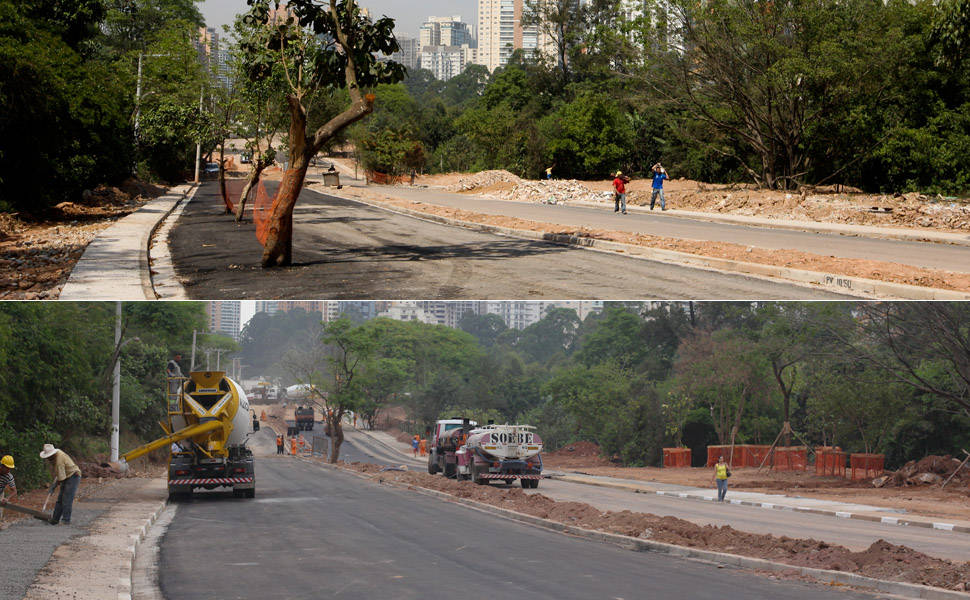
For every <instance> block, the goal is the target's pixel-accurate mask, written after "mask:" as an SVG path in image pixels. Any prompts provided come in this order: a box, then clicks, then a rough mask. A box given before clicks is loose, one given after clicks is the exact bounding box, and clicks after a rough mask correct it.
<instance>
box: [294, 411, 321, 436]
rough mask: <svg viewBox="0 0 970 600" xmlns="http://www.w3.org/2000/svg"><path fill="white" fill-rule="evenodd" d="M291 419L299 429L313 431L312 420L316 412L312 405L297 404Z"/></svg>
mask: <svg viewBox="0 0 970 600" xmlns="http://www.w3.org/2000/svg"><path fill="white" fill-rule="evenodd" d="M293 419H294V420H295V421H296V427H297V429H299V430H301V431H313V421H314V419H316V414H314V412H313V407H312V406H298V407H296V409H295V410H294V411H293Z"/></svg>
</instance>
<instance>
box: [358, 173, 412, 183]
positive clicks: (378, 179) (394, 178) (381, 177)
mask: <svg viewBox="0 0 970 600" xmlns="http://www.w3.org/2000/svg"><path fill="white" fill-rule="evenodd" d="M409 180H410V177H408V176H407V175H388V174H387V173H378V172H377V171H367V181H369V182H371V183H376V184H377V185H394V184H400V183H405V182H407V181H409Z"/></svg>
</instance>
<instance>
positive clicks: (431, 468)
mask: <svg viewBox="0 0 970 600" xmlns="http://www.w3.org/2000/svg"><path fill="white" fill-rule="evenodd" d="M437 472H438V463H433V462H431V460H430V459H429V460H428V474H429V475H434V474H435V473H437Z"/></svg>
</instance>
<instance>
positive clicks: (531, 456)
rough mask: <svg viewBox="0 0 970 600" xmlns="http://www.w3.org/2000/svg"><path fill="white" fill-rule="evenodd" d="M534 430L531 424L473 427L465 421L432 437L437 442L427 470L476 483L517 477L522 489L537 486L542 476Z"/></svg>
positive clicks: (507, 480)
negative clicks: (434, 455) (438, 435)
mask: <svg viewBox="0 0 970 600" xmlns="http://www.w3.org/2000/svg"><path fill="white" fill-rule="evenodd" d="M438 423H439V425H436V428H435V431H436V433H437V431H438V429H439V427H440V425H441V422H440V421H439V422H438ZM534 429H535V427H532V426H531V425H492V424H489V425H486V426H484V427H477V426H474V425H472V424H471V422H470V421H467V420H465V421H464V422H463V423H462V424H461V425H460V426H458V427H454V428H452V429H450V430H446V431H445V432H444V434H443V435H442V436H440V438H437V437H436V439H440V441H439V442H438V444H437V445H436V446H437V447H436V448H435V450H436V461H435V467H434V469H432V468H431V467H430V466H429V469H428V471H429V472H431V473H432V474H433V473H436V472H439V471H440V472H442V473H443V474H444V475H445V476H446V477H451V478H455V479H458V480H471V481H474V482H475V483H477V484H479V485H486V484H488V483H489V482H490V481H493V480H499V481H504V482H505V483H506V484H511V483H512V482H514V481H516V480H518V481H519V482H520V483H521V485H522V487H523V488H526V489H530V488H537V487H539V480H541V479H542V454H541V452H542V439H541V438H540V437H539V435H538V434H536V433H535V432H534V431H533V430H534ZM429 465H431V460H430V457H429Z"/></svg>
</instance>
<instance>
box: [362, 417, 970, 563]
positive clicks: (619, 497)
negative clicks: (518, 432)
mask: <svg viewBox="0 0 970 600" xmlns="http://www.w3.org/2000/svg"><path fill="white" fill-rule="evenodd" d="M348 439H351V440H352V441H353V443H354V445H353V448H354V452H356V453H357V454H358V455H363V456H364V457H366V458H367V459H368V461H369V462H373V463H375V464H383V465H387V464H395V461H394V459H395V456H394V453H393V451H391V450H388V449H387V448H386V447H385V446H383V445H381V444H377V443H374V442H373V441H372V440H371V439H370V438H368V437H366V435H365V434H361V433H353V432H352V433H350V434H348ZM399 456H400V457H399V458H397V464H402V463H404V464H407V465H408V466H409V467H410V468H418V469H421V468H423V466H424V462H423V461H414V460H412V459H411V458H410V457H407V456H401V455H399ZM348 460H349V459H348ZM353 460H360V459H359V458H355V459H353ZM492 485H495V484H492ZM513 486H515V484H513ZM526 493H527V494H543V495H545V496H548V497H550V498H553V499H555V500H562V501H569V502H585V503H587V504H591V505H593V506H595V507H597V508H599V509H601V510H613V511H621V510H631V511H634V512H642V513H649V514H655V515H660V516H674V517H679V518H681V519H686V520H688V521H691V522H693V523H697V524H700V525H718V526H720V525H730V526H732V527H734V528H735V529H739V530H741V531H747V532H750V533H761V534H772V535H786V536H789V537H794V538H812V539H817V540H823V541H826V542H829V543H831V544H839V545H842V546H845V547H847V548H850V549H852V550H855V551H859V550H864V549H866V548H868V547H869V546H870V545H871V544H872V543H873V542H875V541H877V540H880V539H884V540H886V541H888V542H891V543H893V544H901V545H905V546H909V547H910V548H914V549H916V550H919V551H920V552H924V553H926V554H929V555H930V556H937V557H940V558H946V559H950V560H956V561H959V562H963V561H966V560H967V548H968V547H970V535H968V534H965V533H959V532H953V531H940V530H935V529H924V528H922V527H901V526H898V525H888V524H883V523H873V522H870V521H862V520H857V519H839V518H837V517H833V516H828V515H817V514H812V513H801V512H794V511H785V510H778V509H768V508H760V507H755V506H743V505H737V504H715V503H713V502H706V501H702V500H692V499H688V498H677V497H674V496H658V495H656V494H638V493H635V492H632V491H627V490H619V489H615V488H607V487H599V486H595V487H594V486H590V485H586V484H582V483H575V482H570V481H560V480H554V479H544V480H542V482H541V483H540V484H539V489H537V490H528V491H526ZM729 494H730V492H729Z"/></svg>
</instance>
